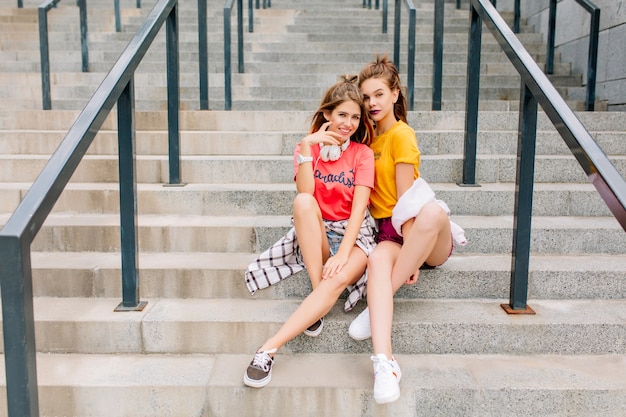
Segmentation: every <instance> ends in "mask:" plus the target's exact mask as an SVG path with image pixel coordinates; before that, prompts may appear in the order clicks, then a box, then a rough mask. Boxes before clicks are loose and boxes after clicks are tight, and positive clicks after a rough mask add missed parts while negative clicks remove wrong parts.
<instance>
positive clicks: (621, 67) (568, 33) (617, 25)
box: [498, 0, 626, 111]
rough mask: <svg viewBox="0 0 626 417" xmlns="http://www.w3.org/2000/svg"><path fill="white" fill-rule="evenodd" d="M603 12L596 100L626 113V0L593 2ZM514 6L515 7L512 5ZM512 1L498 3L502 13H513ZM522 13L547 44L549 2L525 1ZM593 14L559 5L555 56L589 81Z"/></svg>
mask: <svg viewBox="0 0 626 417" xmlns="http://www.w3.org/2000/svg"><path fill="white" fill-rule="evenodd" d="M592 2H593V4H595V5H596V6H598V7H599V8H600V9H601V12H600V36H599V44H598V68H597V74H596V77H597V78H596V97H597V99H600V100H607V101H608V103H609V110H613V111H626V48H625V47H624V45H626V0H592ZM509 3H511V4H509ZM512 3H513V2H512V0H508V1H507V0H503V1H502V4H501V2H500V1H499V2H498V9H499V10H506V11H510V10H512ZM521 8H522V10H521V14H522V17H523V18H526V19H527V22H528V24H531V25H534V26H535V28H536V30H537V31H538V32H541V33H543V34H544V39H545V40H546V42H547V33H548V9H549V3H548V1H541V2H539V1H533V0H522V2H521ZM590 20H591V19H590V14H589V13H588V12H587V11H586V10H585V9H584V8H583V7H582V6H580V5H579V4H578V3H577V2H576V1H575V0H561V1H559V2H558V4H557V17H556V34H555V47H556V50H555V53H557V54H560V56H561V61H564V62H571V63H572V69H573V71H574V72H575V73H578V74H583V82H584V83H586V81H587V57H588V50H589V26H590Z"/></svg>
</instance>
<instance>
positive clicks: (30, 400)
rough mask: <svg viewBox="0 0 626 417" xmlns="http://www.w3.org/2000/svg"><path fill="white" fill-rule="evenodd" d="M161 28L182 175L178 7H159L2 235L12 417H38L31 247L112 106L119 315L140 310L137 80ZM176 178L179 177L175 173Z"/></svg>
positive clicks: (173, 146)
mask: <svg viewBox="0 0 626 417" xmlns="http://www.w3.org/2000/svg"><path fill="white" fill-rule="evenodd" d="M164 22H165V23H166V53H167V91H168V93H167V94H168V106H167V108H168V126H169V150H170V155H169V162H170V182H171V183H172V182H179V181H180V179H179V178H175V177H174V178H173V177H172V173H173V169H172V168H176V169H180V154H179V153H177V152H174V151H177V149H178V144H179V131H178V127H179V124H178V121H179V110H178V109H179V107H180V100H179V95H178V94H179V90H180V86H179V73H178V67H179V65H178V62H179V61H178V60H179V57H178V0H159V1H158V2H157V4H156V5H155V6H154V8H153V10H152V11H151V12H150V13H149V15H148V16H147V17H146V19H145V21H144V23H143V24H142V26H141V27H140V28H139V30H138V31H137V33H136V34H135V36H134V37H133V39H131V41H130V42H129V44H128V46H127V47H126V49H125V50H124V51H123V52H122V54H121V55H120V57H119V59H118V60H117V61H116V62H115V64H113V67H112V68H111V70H110V71H109V73H108V74H107V75H106V77H105V78H104V80H103V81H102V83H101V84H100V86H99V87H98V88H97V89H96V91H95V92H94V94H93V96H92V98H91V99H90V100H89V102H88V103H87V105H86V106H85V108H84V109H83V111H82V112H81V113H80V114H79V115H78V117H77V118H76V121H75V122H74V124H73V125H72V127H71V128H70V129H69V131H68V132H67V134H66V136H65V137H64V139H63V141H62V142H61V143H60V145H59V147H58V148H57V149H56V151H55V152H54V153H53V155H52V156H51V157H50V160H49V161H48V163H47V164H46V166H45V167H44V168H43V170H42V171H41V174H40V175H39V176H38V177H37V179H36V180H35V182H34V183H33V184H32V186H31V188H30V189H29V190H28V192H27V193H26V195H25V196H24V198H23V200H22V201H21V202H20V204H19V205H18V206H17V209H16V210H15V211H14V212H13V214H12V215H11V217H10V218H9V220H8V221H7V223H6V224H5V226H4V228H3V229H2V230H1V231H0V253H2V257H0V285H1V288H2V290H1V291H0V293H1V296H2V318H3V321H2V324H3V333H4V352H5V353H4V360H5V370H6V394H7V395H6V398H7V405H8V415H9V416H10V417H37V416H38V415H39V400H38V393H37V369H36V368H37V366H36V343H35V322H34V317H33V285H32V279H33V277H32V272H33V271H32V266H31V244H32V242H33V240H34V239H35V237H36V235H37V233H38V232H39V230H40V229H41V227H42V225H43V224H44V222H45V220H46V218H47V217H48V215H49V214H50V212H51V210H52V208H53V207H54V205H55V203H56V202H57V200H58V198H59V197H60V195H61V193H62V191H63V189H64V188H65V186H66V185H67V184H68V182H69V180H70V178H71V177H72V174H73V173H74V172H75V170H76V168H77V167H78V165H79V163H80V162H81V160H82V159H83V157H84V155H85V153H86V152H87V149H88V148H89V146H90V144H91V143H92V142H93V140H94V138H95V137H96V135H97V134H98V131H99V129H100V127H101V126H102V124H103V123H104V121H105V120H106V119H107V117H108V116H109V114H110V112H111V110H112V109H113V107H114V106H115V105H116V104H117V121H118V149H119V182H120V232H121V247H122V250H121V258H122V302H121V303H120V305H118V307H117V308H116V310H117V311H130V310H132V311H134V310H140V309H142V308H144V306H145V302H141V301H140V300H139V282H138V273H137V246H138V245H137V230H136V229H137V190H136V185H137V183H136V178H135V177H136V175H135V162H136V160H135V120H134V119H135V114H134V113H135V100H134V75H135V72H136V70H137V67H138V66H139V64H140V63H141V61H142V59H143V57H144V56H145V54H146V52H147V51H148V48H149V47H150V45H151V43H152V42H153V41H154V39H155V38H156V36H157V35H158V33H159V31H160V29H161V27H162V26H163V23H164ZM178 175H179V173H178Z"/></svg>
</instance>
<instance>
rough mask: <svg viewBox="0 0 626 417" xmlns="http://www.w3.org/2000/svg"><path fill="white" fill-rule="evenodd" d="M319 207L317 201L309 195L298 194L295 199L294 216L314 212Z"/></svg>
mask: <svg viewBox="0 0 626 417" xmlns="http://www.w3.org/2000/svg"><path fill="white" fill-rule="evenodd" d="M318 207H319V206H318V204H317V200H315V197H313V195H312V194H309V193H298V194H297V195H296V197H295V198H294V199H293V213H294V215H297V214H302V213H309V212H312V211H313V212H314V211H315V210H317V209H318Z"/></svg>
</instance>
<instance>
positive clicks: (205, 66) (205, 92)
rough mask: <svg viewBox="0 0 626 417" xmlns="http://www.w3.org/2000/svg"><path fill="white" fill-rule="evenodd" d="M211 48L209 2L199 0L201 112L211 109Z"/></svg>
mask: <svg viewBox="0 0 626 417" xmlns="http://www.w3.org/2000/svg"><path fill="white" fill-rule="evenodd" d="M208 50H209V46H208V40H207V0H198V64H199V65H198V66H199V68H198V74H199V78H200V80H199V81H200V110H208V109H209V52H208Z"/></svg>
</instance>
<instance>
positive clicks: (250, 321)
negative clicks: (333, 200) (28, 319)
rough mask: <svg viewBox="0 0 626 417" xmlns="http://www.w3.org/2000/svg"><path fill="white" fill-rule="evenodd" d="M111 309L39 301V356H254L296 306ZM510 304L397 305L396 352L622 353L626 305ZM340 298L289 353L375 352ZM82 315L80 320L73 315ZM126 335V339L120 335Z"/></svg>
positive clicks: (208, 303) (180, 302)
mask: <svg viewBox="0 0 626 417" xmlns="http://www.w3.org/2000/svg"><path fill="white" fill-rule="evenodd" d="M142 301H146V302H147V305H146V307H145V308H144V309H143V310H142V311H138V312H123V313H120V312H115V311H114V309H115V307H116V306H117V305H118V304H119V303H120V302H121V299H119V298H113V299H111V298H58V297H36V298H35V299H34V316H35V323H36V329H35V331H36V334H35V336H36V343H37V351H39V352H48V353H93V354H109V353H111V354H112V353H115V354H138V353H144V354H164V353H168V354H172V355H180V354H192V353H193V354H209V353H210V354H224V353H228V354H250V353H253V352H254V351H255V350H256V349H257V348H258V347H259V344H260V343H262V342H263V341H264V340H265V339H266V338H267V337H268V336H269V335H271V334H272V333H273V332H275V331H277V330H278V328H279V327H280V325H281V324H282V323H283V322H284V321H285V320H287V318H288V317H289V316H290V315H291V314H292V313H293V311H294V310H295V309H296V308H297V307H298V305H299V304H300V300H297V299H289V300H262V299H258V300H257V299H250V298H249V297H248V298H246V299H233V298H230V299H197V298H190V299H148V298H143V299H142ZM506 302H508V300H487V299H471V300H454V299H418V300H401V299H399V300H396V301H395V303H394V329H393V334H394V353H395V354H397V355H400V354H469V355H472V354H481V355H484V354H512V355H535V354H555V355H580V354H591V355H600V354H602V355H624V354H626V348H625V346H624V343H623V340H624V337H625V336H626V327H625V326H624V320H623V316H624V313H626V301H624V300H529V306H531V308H532V309H533V310H534V311H535V313H536V315H515V314H514V315H508V314H506V312H504V310H503V309H502V308H501V306H500V304H501V303H506ZM359 304H361V305H358V306H357V307H355V309H354V310H356V311H350V312H349V313H344V311H343V301H341V300H339V301H338V302H337V304H336V305H335V306H334V307H333V309H332V310H331V311H330V312H329V313H328V314H327V315H326V319H325V323H324V331H323V332H322V334H321V335H320V336H319V337H317V338H309V337H307V336H305V335H300V336H298V337H296V338H295V339H293V340H292V341H290V342H289V343H287V344H286V345H285V346H284V348H283V349H282V351H283V352H289V353H316V354H322V353H325V354H339V353H346V352H351V353H369V352H371V350H372V346H371V341H369V340H368V341H364V342H357V341H354V340H352V338H351V337H350V336H349V335H348V326H349V325H350V322H351V321H352V320H353V319H354V317H356V315H357V314H358V312H359V311H360V310H362V307H363V306H362V305H364V304H365V303H364V302H361V303H359ZM77 314H79V316H78V317H77ZM122 335H124V337H121V336H122Z"/></svg>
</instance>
